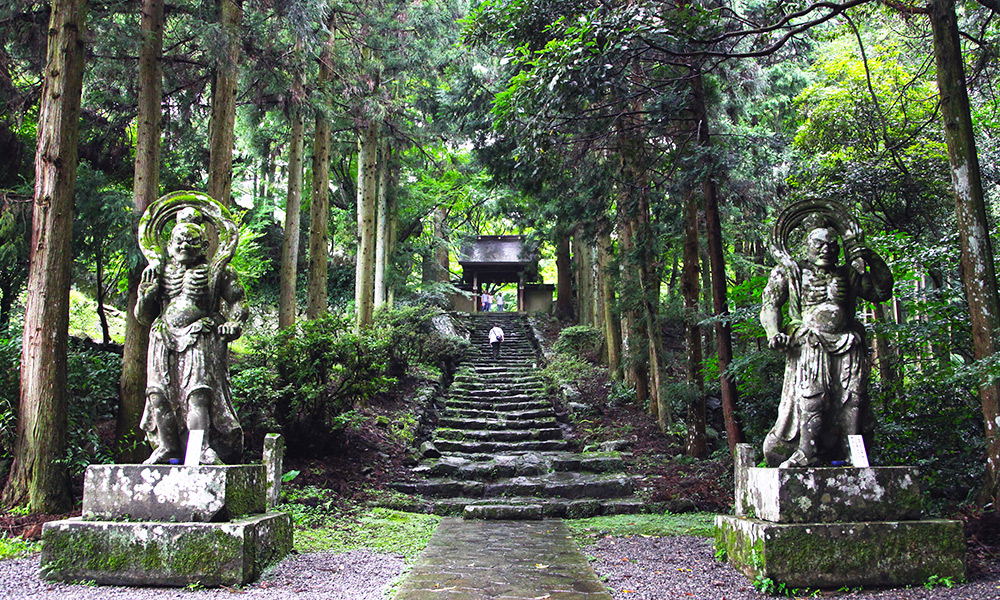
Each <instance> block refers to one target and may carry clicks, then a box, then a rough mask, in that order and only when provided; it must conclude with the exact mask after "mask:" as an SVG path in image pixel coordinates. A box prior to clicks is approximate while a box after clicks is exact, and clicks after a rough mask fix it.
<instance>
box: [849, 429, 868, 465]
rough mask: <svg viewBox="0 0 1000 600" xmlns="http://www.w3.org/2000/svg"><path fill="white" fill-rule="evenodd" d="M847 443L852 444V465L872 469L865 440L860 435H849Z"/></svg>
mask: <svg viewBox="0 0 1000 600" xmlns="http://www.w3.org/2000/svg"><path fill="white" fill-rule="evenodd" d="M847 441H848V442H849V443H850V444H851V464H852V465H854V466H855V467H870V466H871V465H869V464H868V452H867V451H866V450H865V439H864V438H863V437H861V436H860V435H849V436H847Z"/></svg>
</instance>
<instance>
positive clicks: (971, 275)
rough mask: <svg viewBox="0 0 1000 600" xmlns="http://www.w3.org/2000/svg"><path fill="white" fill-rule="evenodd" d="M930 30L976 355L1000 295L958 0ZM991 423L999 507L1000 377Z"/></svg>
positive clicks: (992, 390)
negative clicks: (967, 87)
mask: <svg viewBox="0 0 1000 600" xmlns="http://www.w3.org/2000/svg"><path fill="white" fill-rule="evenodd" d="M930 7H931V14H930V20H931V30H932V32H933V35H934V56H935V59H936V62H937V82H938V89H939V90H940V93H941V117H942V119H943V120H944V134H945V142H946V143H947V145H948V160H949V163H950V164H951V181H952V185H953V186H954V188H955V214H956V217H957V221H958V233H959V239H960V242H961V249H962V281H963V283H964V284H965V295H966V299H967V300H968V303H969V315H970V318H971V323H972V342H973V351H974V356H975V358H976V360H984V359H986V358H989V357H991V356H993V355H994V354H995V353H996V351H997V345H998V344H997V339H996V335H997V327H998V326H1000V314H998V313H997V310H998V307H1000V301H998V298H997V278H996V270H995V267H994V263H993V260H994V257H993V245H992V243H991V241H990V234H989V230H990V229H989V221H988V220H987V217H986V202H985V200H984V198H983V185H982V179H981V177H980V171H979V155H978V153H977V151H976V140H975V136H974V135H973V130H972V117H971V113H970V110H969V96H968V92H967V91H966V88H965V69H964V66H963V64H962V51H961V44H960V42H959V37H958V25H957V23H956V16H955V0H932V1H931V5H930ZM979 397H980V400H981V401H982V405H983V418H984V420H985V425H986V481H985V482H984V484H983V499H988V500H989V501H992V502H993V503H994V507H995V509H996V510H1000V383H997V382H995V381H994V382H990V381H984V382H983V383H981V384H980V386H979Z"/></svg>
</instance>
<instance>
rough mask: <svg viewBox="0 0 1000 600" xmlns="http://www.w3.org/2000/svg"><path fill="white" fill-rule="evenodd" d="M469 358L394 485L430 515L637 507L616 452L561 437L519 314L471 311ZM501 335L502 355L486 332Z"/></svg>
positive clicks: (556, 513) (587, 512) (568, 513)
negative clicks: (581, 447) (579, 446)
mask: <svg viewBox="0 0 1000 600" xmlns="http://www.w3.org/2000/svg"><path fill="white" fill-rule="evenodd" d="M469 320H470V321H469V326H470V329H471V331H472V334H471V342H472V344H473V347H474V348H475V349H476V353H475V355H474V356H473V358H472V359H471V360H469V361H467V362H466V363H465V364H464V365H462V367H461V368H460V369H459V371H458V373H457V374H456V376H455V379H454V382H453V384H452V385H451V388H450V390H449V393H448V396H447V398H446V400H445V404H444V409H443V411H442V412H441V414H440V416H439V419H438V427H437V429H436V430H435V431H434V434H433V437H432V440H431V442H432V446H433V447H430V446H429V445H426V444H425V447H424V453H423V460H422V461H421V462H420V464H418V465H417V466H416V467H414V468H413V469H412V474H413V475H414V476H415V477H414V481H409V482H398V483H395V484H393V485H392V487H393V488H394V489H396V490H397V491H400V492H403V493H406V494H411V495H414V496H418V497H420V499H421V500H420V503H421V505H422V506H421V508H422V509H423V510H426V511H429V512H433V513H436V514H445V515H447V514H462V515H464V516H465V517H466V518H481V519H540V518H542V517H587V516H594V515H600V514H620V513H634V512H640V511H642V510H643V508H644V506H643V503H642V502H641V501H640V500H638V499H636V498H635V497H634V495H633V492H634V489H635V487H636V485H635V484H636V482H635V480H634V478H633V477H631V476H629V475H626V474H625V473H624V472H623V469H624V460H623V458H622V456H621V455H620V454H618V453H613V452H601V453H596V452H593V453H580V452H576V451H574V443H573V442H572V441H571V440H567V439H565V438H564V437H563V427H562V426H561V425H560V423H559V421H558V420H557V418H556V413H555V410H554V409H553V406H552V402H551V401H550V400H549V399H548V397H547V395H546V392H545V388H544V385H543V383H542V379H541V377H540V376H539V375H538V373H537V366H538V360H539V359H538V354H537V351H536V350H535V348H534V346H533V344H532V337H531V336H530V334H529V328H528V325H527V322H526V320H525V318H524V317H523V316H521V315H519V314H517V313H489V314H478V315H471V316H470V317H469ZM493 323H498V324H499V325H500V327H501V328H502V329H503V330H504V342H503V344H502V348H501V354H500V358H499V359H497V360H494V359H493V358H492V349H491V348H490V344H489V339H488V332H489V329H490V328H491V327H492V324H493Z"/></svg>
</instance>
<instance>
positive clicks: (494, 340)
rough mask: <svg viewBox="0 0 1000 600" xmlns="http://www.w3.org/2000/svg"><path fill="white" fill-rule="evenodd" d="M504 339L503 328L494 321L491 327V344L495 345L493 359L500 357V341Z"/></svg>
mask: <svg viewBox="0 0 1000 600" xmlns="http://www.w3.org/2000/svg"><path fill="white" fill-rule="evenodd" d="M502 341H503V329H500V325H498V324H496V323H494V324H493V329H490V346H493V360H496V359H498V358H500V343H501V342H502Z"/></svg>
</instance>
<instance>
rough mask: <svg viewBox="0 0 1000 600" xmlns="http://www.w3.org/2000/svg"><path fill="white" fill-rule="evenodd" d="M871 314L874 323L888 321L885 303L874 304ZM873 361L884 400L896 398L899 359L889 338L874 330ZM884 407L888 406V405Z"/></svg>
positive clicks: (899, 376)
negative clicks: (873, 317)
mask: <svg viewBox="0 0 1000 600" xmlns="http://www.w3.org/2000/svg"><path fill="white" fill-rule="evenodd" d="M873 314H874V316H875V322H876V323H887V322H889V320H890V319H889V316H888V315H886V312H885V305H884V304H881V303H878V304H875V305H874V308H873ZM875 362H876V364H877V365H878V378H879V383H880V385H881V387H882V394H883V397H884V398H885V399H886V400H889V399H898V398H899V392H900V391H901V390H902V374H901V373H900V372H899V361H898V359H897V355H896V352H895V349H894V348H893V347H892V345H891V344H890V343H889V338H888V337H887V336H886V335H885V334H884V333H882V332H880V331H878V330H876V332H875ZM886 408H889V407H888V406H887V407H886Z"/></svg>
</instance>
